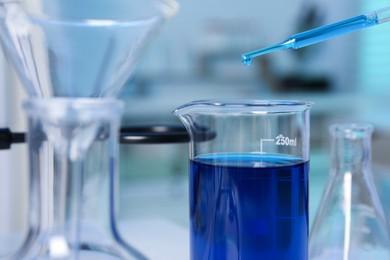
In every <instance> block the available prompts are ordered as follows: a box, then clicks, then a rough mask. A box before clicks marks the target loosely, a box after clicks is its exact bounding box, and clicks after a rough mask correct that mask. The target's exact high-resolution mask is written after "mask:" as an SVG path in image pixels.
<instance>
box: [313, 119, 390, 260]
mask: <svg viewBox="0 0 390 260" xmlns="http://www.w3.org/2000/svg"><path fill="white" fill-rule="evenodd" d="M372 132H373V127H372V126H371V125H369V124H337V125H332V126H331V127H330V133H331V137H332V148H331V155H332V169H331V171H330V175H329V179H328V183H327V186H326V188H325V190H324V193H323V197H322V202H321V204H320V207H319V210H318V212H317V216H316V218H315V220H314V222H313V227H312V229H311V231H310V243H309V256H310V259H311V260H319V259H334V260H338V259H342V260H348V259H350V260H360V259H361V260H366V259H390V239H389V233H388V227H387V223H386V219H385V216H384V211H383V208H382V205H381V203H380V200H379V196H378V193H377V191H376V188H375V184H374V180H373V176H372V173H371V135H372Z"/></svg>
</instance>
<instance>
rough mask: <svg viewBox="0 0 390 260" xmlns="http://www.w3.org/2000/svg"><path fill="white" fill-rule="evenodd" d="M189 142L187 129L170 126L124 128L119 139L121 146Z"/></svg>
mask: <svg viewBox="0 0 390 260" xmlns="http://www.w3.org/2000/svg"><path fill="white" fill-rule="evenodd" d="M189 141H190V138H189V136H188V134H187V131H186V129H185V127H181V126H168V125H154V126H138V127H134V126H132V127H122V128H121V130H120V138H119V142H120V143H121V144H168V143H186V142H189Z"/></svg>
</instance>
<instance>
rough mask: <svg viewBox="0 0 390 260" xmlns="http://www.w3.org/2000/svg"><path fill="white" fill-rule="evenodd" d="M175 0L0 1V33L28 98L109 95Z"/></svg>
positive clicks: (124, 78)
mask: <svg viewBox="0 0 390 260" xmlns="http://www.w3.org/2000/svg"><path fill="white" fill-rule="evenodd" d="M176 10H177V3H176V0H130V1H129V0H115V1H113V0H85V1H77V0H20V1H16V0H15V1H9V0H0V34H1V37H0V39H1V41H2V45H3V47H4V49H5V53H6V55H7V56H8V58H9V59H10V60H11V61H12V63H13V65H14V67H15V69H16V71H17V72H18V74H19V76H20V78H21V80H22V82H23V85H24V87H25V88H26V90H27V92H28V94H29V95H30V96H37V97H113V96H115V95H117V94H118V92H119V90H120V89H121V88H122V86H123V85H124V83H125V82H126V81H127V80H128V78H129V77H130V76H131V75H132V74H133V72H134V69H135V68H136V65H137V61H138V58H139V56H140V54H141V53H142V51H143V50H144V47H145V46H147V45H148V43H149V39H150V36H153V35H154V34H155V31H156V29H157V28H158V27H159V25H160V24H162V22H163V21H165V20H166V19H167V18H169V17H171V16H172V15H173V14H174V13H175V12H176Z"/></svg>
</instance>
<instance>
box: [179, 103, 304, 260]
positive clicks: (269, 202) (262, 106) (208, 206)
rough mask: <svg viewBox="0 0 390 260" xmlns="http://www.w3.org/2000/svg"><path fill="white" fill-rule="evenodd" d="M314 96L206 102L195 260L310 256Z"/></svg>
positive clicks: (194, 187)
mask: <svg viewBox="0 0 390 260" xmlns="http://www.w3.org/2000/svg"><path fill="white" fill-rule="evenodd" d="M311 106H312V103H311V102H303V101H278V100H234V99H230V100H202V101H195V102H191V103H188V104H185V105H183V106H181V107H179V108H177V109H176V110H175V114H176V115H177V116H178V117H179V118H180V119H181V121H182V122H183V124H184V125H185V127H186V128H187V130H188V133H189V136H190V139H191V143H190V151H189V157H190V158H189V159H190V167H189V168H190V177H189V180H190V183H189V187H190V191H189V195H190V255H191V259H193V260H196V259H278V260H282V259H286V260H287V259H301V260H304V259H307V257H308V236H309V227H308V223H309V222H308V199H309V194H308V191H309V190H308V179H309V151H310V143H309V140H310V118H309V114H310V108H311Z"/></svg>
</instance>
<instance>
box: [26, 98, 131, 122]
mask: <svg viewBox="0 0 390 260" xmlns="http://www.w3.org/2000/svg"><path fill="white" fill-rule="evenodd" d="M23 108H24V109H25V111H26V112H27V113H28V114H29V115H33V114H35V113H36V112H37V111H43V112H45V111H47V113H63V111H65V110H69V109H73V110H75V111H81V112H82V113H91V114H94V115H96V117H100V118H101V117H108V118H109V117H112V116H113V113H122V111H123V108H124V103H123V101H121V100H119V99H115V98H64V97H54V98H29V99H27V100H25V101H24V102H23Z"/></svg>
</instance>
